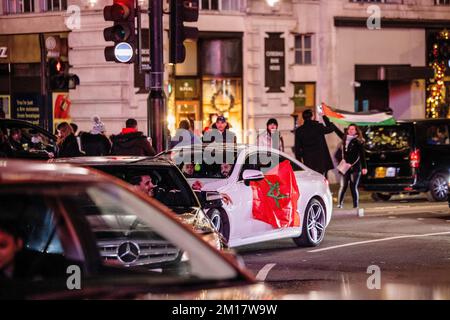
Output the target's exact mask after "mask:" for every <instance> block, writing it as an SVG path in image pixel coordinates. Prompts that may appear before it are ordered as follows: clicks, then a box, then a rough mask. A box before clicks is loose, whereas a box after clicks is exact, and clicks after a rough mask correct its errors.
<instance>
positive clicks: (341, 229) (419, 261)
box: [237, 187, 450, 299]
mask: <svg viewBox="0 0 450 320" xmlns="http://www.w3.org/2000/svg"><path fill="white" fill-rule="evenodd" d="M333 191H335V192H333V195H334V196H336V194H337V192H336V190H335V187H334V188H333ZM345 202H346V203H347V204H349V206H350V207H351V198H348V200H347V198H346V200H345ZM361 208H363V209H364V215H363V216H359V217H358V216H357V215H356V212H355V211H354V210H352V208H347V209H345V210H335V211H334V213H333V218H332V220H331V222H330V224H329V226H328V228H327V232H326V235H325V239H324V241H323V242H322V244H321V245H320V246H318V247H315V248H299V247H297V246H296V245H295V244H294V242H293V241H292V240H291V239H283V240H277V241H271V242H266V243H260V244H255V245H249V246H244V247H240V248H237V253H238V254H239V255H240V256H241V257H242V258H243V260H244V263H245V264H246V266H247V268H248V269H249V270H250V271H252V272H253V273H254V274H255V276H256V277H257V279H258V280H260V281H264V282H266V283H267V284H269V285H270V286H272V287H273V288H274V289H275V291H276V292H277V293H279V294H283V295H284V296H285V297H287V298H288V299H450V208H449V207H448V204H447V203H435V202H428V201H427V200H426V198H425V196H424V195H417V196H396V197H394V198H393V199H392V200H390V201H388V202H374V201H373V200H372V199H371V198H370V194H369V193H364V192H363V193H362V195H361ZM348 212H353V213H354V214H349V213H348ZM375 275H376V277H375ZM371 277H372V278H371ZM374 277H375V278H374ZM374 279H375V280H376V281H375V280H374ZM377 281H378V283H377Z"/></svg>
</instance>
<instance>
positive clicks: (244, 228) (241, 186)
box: [230, 151, 302, 238]
mask: <svg viewBox="0 0 450 320" xmlns="http://www.w3.org/2000/svg"><path fill="white" fill-rule="evenodd" d="M285 160H288V161H289V162H290V163H291V165H292V166H293V168H294V167H295V169H297V170H302V168H301V167H299V166H298V165H297V164H295V163H293V162H292V161H291V160H289V159H287V158H286V157H284V156H282V155H280V154H278V153H273V154H267V152H266V151H258V152H253V153H250V154H248V155H247V156H246V158H245V161H244V163H243V165H242V167H241V168H240V172H239V177H238V181H237V183H236V188H234V190H233V192H232V193H233V195H231V194H230V196H231V198H232V199H233V201H236V203H235V205H236V206H237V207H238V208H240V210H239V213H238V215H239V223H235V224H234V228H235V231H236V235H237V236H238V237H240V238H248V237H257V236H261V235H263V234H265V233H268V232H274V231H279V230H277V229H276V228H274V227H273V226H272V225H271V224H269V223H267V222H264V221H262V220H260V219H255V217H254V215H253V205H254V201H257V200H256V199H255V197H254V193H253V192H254V191H253V190H252V187H251V186H247V185H246V184H245V183H244V180H243V177H242V175H243V172H244V171H245V170H247V169H250V170H260V171H261V172H263V173H264V174H266V173H267V172H268V171H270V170H271V169H273V168H275V167H276V166H277V165H278V164H280V163H281V162H283V161H285ZM294 173H295V172H294ZM297 174H298V175H300V173H297ZM296 179H297V175H296ZM263 196H267V195H263ZM235 199H236V200H235ZM269 210H270V209H269ZM271 214H275V212H272V211H271V212H263V215H271Z"/></svg>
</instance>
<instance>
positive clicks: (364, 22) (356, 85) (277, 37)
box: [0, 0, 450, 152]
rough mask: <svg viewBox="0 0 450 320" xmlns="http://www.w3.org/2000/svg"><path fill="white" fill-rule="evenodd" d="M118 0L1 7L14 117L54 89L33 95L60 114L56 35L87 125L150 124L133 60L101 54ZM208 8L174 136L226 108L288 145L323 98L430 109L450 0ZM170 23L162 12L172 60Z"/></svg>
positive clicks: (77, 114)
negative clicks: (107, 13) (275, 126)
mask: <svg viewBox="0 0 450 320" xmlns="http://www.w3.org/2000/svg"><path fill="white" fill-rule="evenodd" d="M111 2H112V1H106V0H82V1H80V0H52V1H51V0H2V1H1V2H0V6H1V7H0V12H1V13H2V15H1V16H0V48H5V47H6V53H5V52H4V50H5V49H0V72H1V73H0V96H1V99H2V100H1V101H2V105H3V106H4V108H5V109H7V107H6V106H7V105H9V110H11V111H10V114H17V111H15V110H13V109H17V108H18V106H17V98H16V96H19V97H22V96H21V95H24V96H27V94H35V95H38V96H40V97H41V98H42V97H45V96H47V98H46V99H47V100H46V101H43V102H36V103H37V104H39V103H41V104H43V105H45V106H47V107H46V108H48V106H49V105H50V104H51V105H52V106H53V108H51V109H50V110H49V111H48V110H47V111H46V113H45V112H44V113H45V115H44V117H49V114H51V113H52V112H54V107H55V106H54V104H55V100H57V99H56V97H54V92H50V94H52V95H53V96H52V97H51V98H50V97H49V96H48V95H49V92H48V91H46V90H44V89H43V85H42V82H41V81H40V80H39V78H40V77H41V78H42V72H43V70H42V64H41V62H42V60H43V59H47V61H48V59H49V58H51V54H49V51H50V52H51V51H52V50H53V51H54V50H55V49H54V47H55V42H56V44H57V45H56V47H57V48H59V49H57V51H58V53H57V55H58V54H59V56H58V57H60V58H61V59H62V60H63V61H65V62H67V63H68V65H69V66H70V72H71V73H73V74H76V75H78V77H79V79H80V84H79V85H78V86H77V87H76V89H74V90H70V91H69V92H68V98H69V105H70V117H71V119H72V120H73V121H74V122H76V123H77V124H78V125H79V126H80V129H81V130H88V129H89V128H90V127H91V125H92V121H91V119H92V116H93V115H99V116H100V118H101V119H102V121H103V122H104V123H105V124H106V127H107V130H108V133H116V132H118V131H119V130H120V129H121V127H122V126H123V123H124V120H125V119H127V118H129V117H134V118H136V119H137V120H138V122H139V123H140V129H141V130H143V131H146V130H147V128H146V119H147V93H146V92H145V90H142V88H141V89H139V86H141V87H142V79H141V78H142V77H139V76H138V75H137V74H136V72H135V70H134V66H133V65H130V64H118V63H113V62H106V61H105V59H104V54H103V50H104V47H105V46H106V44H107V43H106V42H105V41H104V39H103V29H104V28H105V27H107V26H108V25H110V23H108V22H105V21H103V11H102V10H103V7H104V6H105V5H107V4H110V3H111ZM139 3H140V4H141V5H142V7H143V8H144V9H145V8H146V6H147V4H146V3H145V1H142V2H141V1H140V2H139ZM164 5H165V7H166V8H168V4H167V1H164ZM200 7H201V11H200V18H199V21H198V23H196V25H197V26H198V28H199V31H200V37H199V39H198V41H195V42H187V43H186V47H187V59H186V61H185V63H183V64H180V65H176V66H173V65H169V64H167V63H166V67H165V70H166V72H165V92H166V95H167V98H168V100H167V101H168V102H167V105H168V117H167V121H168V125H169V128H170V129H171V131H172V132H173V130H174V129H175V128H176V126H177V124H178V122H179V121H180V120H182V119H188V120H190V121H191V122H193V123H194V124H195V128H196V130H197V131H201V130H203V129H204V128H206V127H208V126H209V125H210V123H211V121H214V119H215V117H216V116H217V115H222V114H223V115H225V116H226V117H227V118H229V121H230V123H231V125H232V130H234V131H235V132H236V133H237V136H238V140H239V141H240V142H246V143H254V142H255V140H256V131H255V130H257V129H263V128H264V127H265V122H266V121H267V119H268V118H271V117H275V118H277V119H278V121H279V124H280V129H281V132H282V135H283V137H284V140H285V145H286V147H287V151H289V152H290V150H291V148H290V147H292V146H293V144H294V137H293V134H292V130H293V129H294V126H295V125H296V123H295V118H294V116H295V115H298V114H300V113H301V112H302V111H303V110H305V109H306V108H314V107H315V106H316V105H317V104H319V103H321V102H325V103H327V104H328V105H331V106H333V107H337V108H340V109H343V110H348V111H367V110H372V109H377V110H390V111H392V112H393V114H394V116H395V117H396V118H399V119H402V118H423V117H425V116H426V115H428V114H427V95H429V91H427V88H429V87H430V85H432V84H433V81H434V80H433V77H434V72H433V70H432V68H430V66H429V64H430V62H431V61H430V50H432V45H433V44H432V43H433V36H434V35H436V34H437V33H439V32H441V31H442V30H445V29H446V28H447V29H450V3H449V2H448V0H380V1H358V0H352V1H348V0H280V1H267V0H201V1H200ZM378 17H380V18H381V20H377V19H376V18H378ZM146 25H148V16H147V15H143V26H146ZM168 26H169V24H168V17H167V16H165V17H164V28H165V36H166V37H165V42H164V49H165V61H166V62H167V61H168V37H167V35H168ZM49 37H51V38H53V40H47V38H49ZM54 40H56V41H54ZM430 46H431V49H430ZM52 48H53V49H52ZM64 50H66V51H64ZM5 56H6V58H5ZM444 67H445V69H444V70H443V79H442V80H443V83H444V85H443V86H442V88H441V87H439V90H440V91H441V92H442V94H443V97H442V99H443V102H442V104H443V105H445V104H446V105H447V109H446V110H447V111H446V112H447V113H446V112H445V108H444V111H440V114H439V116H441V117H442V116H445V117H448V116H449V115H448V103H449V98H448V97H449V94H447V92H448V89H449V85H448V84H449V83H450V82H449V77H448V75H449V74H450V73H448V70H449V69H450V65H449V64H448V61H447V65H445V66H444ZM33 79H34V80H33ZM24 80H25V81H24ZM23 84H26V85H25V87H24V86H23ZM22 98H23V97H22ZM66 98H67V97H66ZM14 99H16V100H14ZM42 99H44V98H42ZM445 99H447V100H445ZM44 100H45V99H44ZM49 101H51V102H49ZM44 109H45V108H44ZM329 144H330V145H331V146H332V147H334V146H335V145H336V144H337V139H336V138H335V137H330V138H329Z"/></svg>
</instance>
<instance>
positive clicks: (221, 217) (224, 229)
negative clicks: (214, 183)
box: [206, 208, 230, 242]
mask: <svg viewBox="0 0 450 320" xmlns="http://www.w3.org/2000/svg"><path fill="white" fill-rule="evenodd" d="M206 215H207V216H208V217H209V219H210V220H211V222H212V224H213V226H214V228H215V229H216V230H217V231H218V232H220V234H222V236H223V237H224V239H225V240H226V241H227V242H228V240H229V237H230V221H229V220H228V215H227V213H226V211H225V210H224V209H222V208H213V209H210V210H208V212H207V213H206Z"/></svg>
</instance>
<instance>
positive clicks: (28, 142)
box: [3, 123, 55, 153]
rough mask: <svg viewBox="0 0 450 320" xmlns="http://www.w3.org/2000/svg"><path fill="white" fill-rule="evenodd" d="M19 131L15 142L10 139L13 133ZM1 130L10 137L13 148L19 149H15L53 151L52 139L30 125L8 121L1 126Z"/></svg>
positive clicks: (39, 151)
mask: <svg viewBox="0 0 450 320" xmlns="http://www.w3.org/2000/svg"><path fill="white" fill-rule="evenodd" d="M17 130H19V131H20V133H21V137H20V138H17V139H16V141H15V142H13V141H11V139H12V137H13V133H14V132H17ZM3 132H4V133H5V134H6V135H7V136H8V138H9V139H10V143H12V144H13V145H12V147H13V149H20V150H17V151H25V152H30V153H33V152H34V153H45V152H54V143H55V142H54V141H53V140H52V139H51V138H50V137H49V136H47V135H45V134H43V133H42V132H40V131H38V130H36V129H35V128H33V127H31V126H26V125H20V124H15V123H8V124H5V125H4V126H3Z"/></svg>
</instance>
